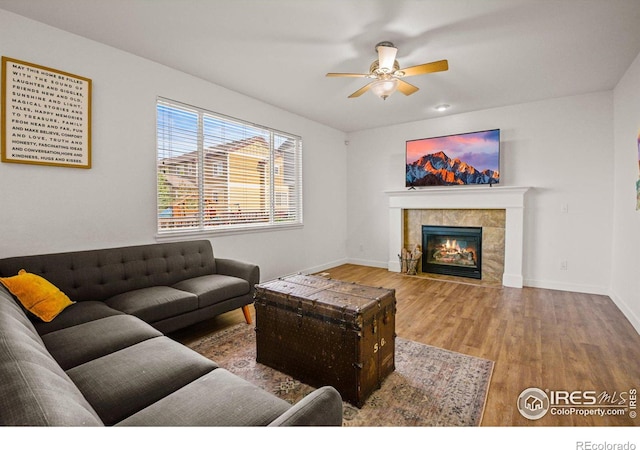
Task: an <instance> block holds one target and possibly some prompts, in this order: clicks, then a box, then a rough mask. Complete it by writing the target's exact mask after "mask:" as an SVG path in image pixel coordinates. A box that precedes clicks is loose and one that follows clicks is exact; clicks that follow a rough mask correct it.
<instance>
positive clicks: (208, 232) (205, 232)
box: [156, 97, 303, 241]
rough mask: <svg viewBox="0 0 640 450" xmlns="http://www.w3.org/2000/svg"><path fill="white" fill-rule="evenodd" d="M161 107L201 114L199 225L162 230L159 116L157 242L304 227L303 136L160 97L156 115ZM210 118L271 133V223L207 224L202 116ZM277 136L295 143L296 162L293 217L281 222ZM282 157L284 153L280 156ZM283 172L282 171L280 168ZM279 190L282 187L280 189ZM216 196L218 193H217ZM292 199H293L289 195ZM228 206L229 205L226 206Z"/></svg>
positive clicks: (158, 127) (158, 128)
mask: <svg viewBox="0 0 640 450" xmlns="http://www.w3.org/2000/svg"><path fill="white" fill-rule="evenodd" d="M160 106H165V107H174V108H177V109H181V110H187V111H188V112H190V113H196V114H198V127H197V152H198V156H197V159H196V165H195V167H193V168H192V170H193V173H196V174H197V179H198V181H197V184H198V200H197V204H198V212H197V214H198V225H197V226H191V227H188V228H166V227H161V211H160V204H161V199H160V195H161V194H160V181H159V180H160V178H159V177H160V164H159V161H160V160H161V158H162V157H161V153H162V152H161V142H160V141H161V139H160V138H159V135H160V132H161V131H165V132H166V131H167V130H161V125H160V118H159V114H158V116H157V117H156V202H157V203H156V229H157V234H156V239H157V240H159V241H162V240H179V239H181V238H184V239H190V238H194V237H206V236H212V235H220V234H237V233H250V232H260V231H268V230H276V229H277V230H280V229H283V228H299V227H302V225H303V214H302V213H303V210H302V205H303V202H302V138H301V137H300V136H297V135H294V134H291V133H287V132H282V131H279V130H275V129H272V128H269V127H265V126H263V125H257V124H255V123H251V122H247V121H244V120H241V119H237V118H234V117H230V116H226V115H223V114H219V113H215V112H212V111H208V110H205V109H202V108H199V107H195V106H191V105H187V104H184V103H181V102H177V101H174V100H170V99H166V98H162V97H158V98H157V101H156V112H158V109H159V107H160ZM204 116H207V118H214V119H215V120H220V121H222V122H228V123H229V124H234V125H238V124H239V125H240V126H242V125H246V126H247V127H250V128H254V129H259V130H260V131H261V132H265V133H268V136H269V143H268V145H269V157H268V164H267V165H266V166H267V167H268V170H269V187H268V191H269V199H268V201H267V203H268V216H269V218H268V221H266V222H265V221H264V219H263V220H262V221H259V222H251V221H248V222H246V221H245V222H243V223H237V224H225V225H211V224H207V220H206V219H205V217H206V214H207V211H206V207H205V206H204V197H205V189H204V181H203V172H204V171H203V170H201V169H200V168H201V167H202V165H204V160H205V158H204V154H205V148H204V144H203V142H204V138H203V126H202V123H203V117H204ZM276 137H278V138H279V139H282V138H287V140H288V141H289V142H293V143H294V145H293V151H291V155H290V157H292V158H293V160H294V161H293V162H292V163H291V168H290V172H291V171H292V173H289V175H290V178H289V179H288V181H289V182H290V183H291V184H292V187H291V189H293V196H292V197H293V200H292V203H291V204H290V205H289V211H290V214H292V216H293V217H292V218H291V219H290V220H286V221H282V220H281V219H280V220H279V219H278V211H277V209H278V207H281V206H282V204H281V202H280V201H279V200H280V198H276V191H277V189H276V187H275V186H274V183H275V182H276V181H275V180H276V179H277V178H278V177H279V175H280V173H279V172H280V171H281V170H276V164H275V163H274V161H275V159H276V153H279V152H278V149H276V148H275V145H276V144H275V142H276ZM279 154H281V153H279ZM219 169H220V167H219V166H218V163H217V162H214V163H213V165H212V169H211V170H212V172H213V173H214V175H218V170H219ZM278 169H281V168H278ZM226 186H227V189H229V188H230V187H233V186H235V185H234V183H232V182H231V181H230V180H229V179H227V181H226ZM255 186H256V185H253V186H249V187H248V188H249V189H254V188H255ZM279 187H280V188H281V187H282V185H280V186H279ZM216 195H217V194H216ZM289 197H291V196H289ZM227 206H228V207H229V204H228V203H227Z"/></svg>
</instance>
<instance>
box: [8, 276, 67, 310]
mask: <svg viewBox="0 0 640 450" xmlns="http://www.w3.org/2000/svg"><path fill="white" fill-rule="evenodd" d="M0 283H2V284H4V285H5V286H6V287H7V289H9V291H11V293H12V294H13V295H15V296H16V297H17V298H18V300H20V303H22V306H24V307H25V308H26V309H27V310H29V311H30V312H31V313H33V314H35V315H36V316H37V317H39V318H40V319H42V320H43V321H44V322H51V321H52V320H53V319H54V318H55V317H56V316H57V315H58V314H60V313H61V312H62V310H63V309H65V308H66V307H67V306H69V305H73V304H74V303H75V302H72V301H71V300H70V299H69V297H67V295H66V294H65V293H64V292H62V291H61V290H60V289H58V288H57V287H55V286H54V285H53V284H51V283H49V282H48V281H47V280H45V279H44V278H42V277H41V276H38V275H36V274H33V273H29V272H27V271H26V270H24V269H21V270H20V271H19V272H18V275H16V276H14V277H7V278H0Z"/></svg>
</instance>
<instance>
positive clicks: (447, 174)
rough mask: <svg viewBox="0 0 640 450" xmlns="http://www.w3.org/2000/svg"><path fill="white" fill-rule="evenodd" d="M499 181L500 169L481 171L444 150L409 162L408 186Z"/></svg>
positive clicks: (491, 182)
mask: <svg viewBox="0 0 640 450" xmlns="http://www.w3.org/2000/svg"><path fill="white" fill-rule="evenodd" d="M499 181H500V172H499V171H497V170H491V169H486V170H483V171H479V170H477V169H476V168H475V167H473V166H472V165H470V164H467V163H466V162H464V161H461V160H460V159H458V158H455V159H451V158H449V157H448V156H447V155H446V154H445V153H444V152H437V153H432V154H429V155H424V156H422V157H421V158H419V159H417V160H416V161H414V162H412V163H411V164H407V186H448V185H454V184H495V183H498V182H499Z"/></svg>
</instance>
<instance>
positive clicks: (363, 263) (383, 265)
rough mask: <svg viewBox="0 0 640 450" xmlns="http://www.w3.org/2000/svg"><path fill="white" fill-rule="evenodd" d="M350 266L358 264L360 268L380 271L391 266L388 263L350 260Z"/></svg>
mask: <svg viewBox="0 0 640 450" xmlns="http://www.w3.org/2000/svg"><path fill="white" fill-rule="evenodd" d="M348 264H356V265H358V266H369V267H378V268H380V269H387V268H388V267H389V264H388V263H387V262H386V261H374V260H370V259H358V258H349V260H348Z"/></svg>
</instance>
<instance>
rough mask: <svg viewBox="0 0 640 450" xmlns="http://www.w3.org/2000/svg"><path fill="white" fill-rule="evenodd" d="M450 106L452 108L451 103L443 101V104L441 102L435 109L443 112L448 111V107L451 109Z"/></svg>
mask: <svg viewBox="0 0 640 450" xmlns="http://www.w3.org/2000/svg"><path fill="white" fill-rule="evenodd" d="M449 108H451V105H447V104H445V103H443V104H441V105H438V106H436V107H435V108H433V109H435V110H436V111H438V112H443V111H446V110H447V109H449Z"/></svg>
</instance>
